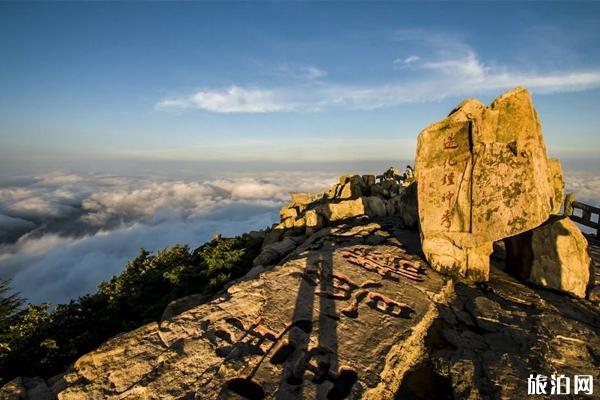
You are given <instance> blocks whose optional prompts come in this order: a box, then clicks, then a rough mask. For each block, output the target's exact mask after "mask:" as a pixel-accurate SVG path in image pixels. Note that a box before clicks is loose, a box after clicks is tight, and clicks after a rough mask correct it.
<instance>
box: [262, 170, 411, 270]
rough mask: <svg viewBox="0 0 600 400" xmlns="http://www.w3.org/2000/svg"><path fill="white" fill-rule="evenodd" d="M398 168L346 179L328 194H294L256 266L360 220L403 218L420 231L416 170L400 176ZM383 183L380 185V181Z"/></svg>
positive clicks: (266, 238)
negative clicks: (322, 232) (313, 237)
mask: <svg viewBox="0 0 600 400" xmlns="http://www.w3.org/2000/svg"><path fill="white" fill-rule="evenodd" d="M394 171H396V170H395V169H394V168H390V169H389V170H388V171H387V172H386V173H385V174H383V175H381V176H379V177H375V175H362V176H360V175H342V176H340V179H339V181H338V183H336V184H335V185H333V186H332V187H331V189H330V190H329V191H327V192H325V193H316V194H303V193H294V194H292V201H291V202H290V203H288V204H286V205H285V206H283V207H282V208H281V210H280V212H279V215H280V217H281V222H280V223H278V224H275V225H274V226H273V227H272V228H271V229H270V230H269V231H268V232H267V233H266V237H265V240H264V243H263V248H262V251H261V254H260V255H259V256H258V257H257V258H256V259H255V260H254V265H257V266H258V265H272V264H275V263H276V262H277V261H279V260H281V259H282V258H283V257H285V256H286V255H287V254H288V253H289V252H290V251H292V249H293V248H294V247H295V246H296V245H297V244H298V242H301V241H303V240H305V239H306V238H307V237H308V236H310V235H311V234H313V233H315V232H316V231H318V230H319V229H321V228H323V227H326V226H332V225H334V224H336V223H340V222H342V221H345V220H348V219H352V218H357V217H373V218H382V217H387V216H398V217H400V220H399V223H400V224H401V226H403V227H405V228H408V229H417V225H418V216H417V198H416V197H417V191H416V183H409V182H412V181H413V179H412V169H410V168H407V172H406V173H405V174H404V175H403V176H399V175H398V174H397V173H394ZM378 180H379V181H378Z"/></svg>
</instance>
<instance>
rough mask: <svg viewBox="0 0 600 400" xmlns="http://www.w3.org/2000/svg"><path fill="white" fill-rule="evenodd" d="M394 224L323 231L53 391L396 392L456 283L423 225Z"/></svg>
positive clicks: (329, 395) (79, 394)
mask: <svg viewBox="0 0 600 400" xmlns="http://www.w3.org/2000/svg"><path fill="white" fill-rule="evenodd" d="M390 222H391V221H390ZM392 225H393V224H392V223H390V224H388V226H387V227H386V225H385V224H377V223H368V224H366V225H361V224H358V225H357V224H346V225H342V226H339V227H336V228H326V229H323V230H321V231H319V232H317V233H316V234H314V235H312V236H311V237H310V238H309V239H308V240H307V241H306V242H305V243H303V244H302V245H301V246H299V247H298V249H297V250H296V251H294V252H293V253H292V254H290V255H289V256H288V257H287V258H286V260H284V261H283V262H281V263H280V264H279V265H277V266H275V267H273V268H270V269H269V270H266V271H262V272H261V271H260V269H257V270H254V271H252V272H251V276H249V277H248V278H252V277H253V276H252V275H256V274H258V275H257V276H255V277H254V279H248V278H246V280H244V281H242V282H239V283H237V284H235V285H233V286H230V287H229V289H228V290H227V292H226V293H223V295H222V296H220V297H218V298H216V299H215V300H213V301H211V302H210V303H207V304H204V305H200V306H197V307H194V308H191V309H189V310H187V311H184V312H182V313H180V314H177V315H170V314H171V313H172V311H171V310H167V311H166V314H165V318H164V319H163V320H162V321H161V322H160V323H154V324H149V325H146V326H144V327H142V328H139V329H137V330H135V331H132V332H129V333H125V334H122V335H120V336H117V337H115V338H113V339H112V340H110V341H108V342H106V343H105V344H104V345H102V346H101V347H100V348H98V349H97V350H96V351H94V352H92V353H89V354H87V355H85V356H84V357H82V358H80V359H79V360H78V361H77V362H76V363H75V365H74V367H73V370H72V371H70V372H68V373H67V374H65V375H64V377H63V378H62V379H61V381H60V382H57V384H58V385H63V386H64V387H63V388H62V390H60V391H59V393H58V397H59V398H61V399H81V398H90V399H97V398H107V397H111V396H114V398H120V399H124V398H197V399H261V398H270V399H296V398H322V399H360V398H365V399H369V398H371V399H381V398H393V396H394V393H396V391H397V390H398V388H399V387H400V384H401V382H402V378H403V376H404V375H405V374H406V373H407V372H408V371H409V370H410V368H411V367H412V366H413V364H415V363H416V361H417V360H418V359H419V358H420V357H422V356H423V353H424V351H425V348H424V346H423V343H424V337H425V335H426V334H427V331H428V328H429V327H430V326H431V324H432V322H433V321H434V319H435V318H436V317H437V314H438V313H437V305H436V304H437V303H438V302H440V301H443V300H444V299H445V297H446V295H447V293H448V291H449V289H450V286H449V285H448V282H447V281H446V280H445V278H443V277H442V276H441V275H439V274H437V273H436V272H434V271H432V270H431V269H429V268H428V267H426V264H425V263H424V262H423V261H422V259H421V258H420V256H419V255H418V243H419V240H418V234H417V233H415V232H409V231H396V230H394V229H393V228H391V226H392Z"/></svg>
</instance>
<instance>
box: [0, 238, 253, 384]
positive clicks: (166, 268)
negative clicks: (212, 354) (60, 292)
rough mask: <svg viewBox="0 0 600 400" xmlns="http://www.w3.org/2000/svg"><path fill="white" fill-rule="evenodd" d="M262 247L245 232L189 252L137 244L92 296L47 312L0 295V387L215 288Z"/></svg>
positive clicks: (50, 371) (56, 367) (47, 370)
mask: <svg viewBox="0 0 600 400" xmlns="http://www.w3.org/2000/svg"><path fill="white" fill-rule="evenodd" d="M261 244H262V242H261V240H259V239H254V238H252V237H250V236H249V235H246V234H245V235H242V236H240V237H236V238H231V239H229V238H227V239H221V238H219V239H215V240H213V241H211V242H208V243H206V244H204V245H202V246H201V247H199V248H198V249H196V250H194V251H190V249H189V247H188V246H187V245H175V246H172V247H169V248H167V249H164V250H161V251H158V252H157V253H156V254H155V255H153V254H151V253H149V252H148V251H146V250H144V249H141V250H140V252H139V254H138V255H137V257H135V258H134V259H133V260H131V261H130V262H128V263H127V265H126V266H125V269H124V270H123V272H122V273H121V274H120V275H118V276H113V277H112V278H111V279H110V280H108V281H104V282H102V283H100V285H99V286H98V291H97V292H96V293H95V294H90V295H86V296H82V297H80V298H78V299H76V300H72V301H71V302H70V303H69V304H59V305H57V306H56V307H55V308H54V309H53V310H51V309H50V305H49V304H41V305H32V304H28V305H27V307H26V308H25V309H23V310H21V311H20V312H16V310H17V309H18V307H19V305H20V304H21V302H20V299H18V298H17V297H16V296H13V297H0V323H3V325H0V384H2V383H5V382H7V381H8V380H10V379H12V378H14V377H16V376H42V377H44V378H48V377H50V376H52V375H54V374H57V373H60V372H62V371H64V370H65V369H66V368H67V367H68V365H69V364H71V363H72V362H74V361H75V360H76V359H77V358H78V357H79V356H81V355H83V354H85V353H87V352H89V351H91V350H93V349H94V348H96V347H97V346H98V345H99V344H101V343H102V342H104V341H106V340H107V339H109V338H110V337H112V336H114V335H116V334H118V333H120V332H123V331H128V330H131V329H134V328H137V327H139V326H141V325H143V324H145V323H148V322H150V321H156V320H158V319H160V316H161V314H162V312H163V310H164V308H165V307H166V305H167V304H168V303H169V302H170V301H172V300H175V299H177V298H179V297H182V296H186V295H189V294H194V293H203V294H207V295H211V294H214V293H216V292H217V291H219V290H220V289H222V288H223V286H224V285H225V284H226V283H227V282H229V281H231V280H232V279H235V278H238V277H240V276H242V275H243V274H244V273H245V272H247V271H248V270H249V269H250V268H252V260H253V259H254V257H256V256H257V255H258V252H259V251H260V246H261ZM3 288H4V289H3ZM7 290H8V283H7V282H4V281H3V282H1V283H0V295H3V294H4V293H5V292H7ZM2 299H10V300H9V301H7V302H4V300H2ZM5 304H6V305H5ZM2 321H4V322H2Z"/></svg>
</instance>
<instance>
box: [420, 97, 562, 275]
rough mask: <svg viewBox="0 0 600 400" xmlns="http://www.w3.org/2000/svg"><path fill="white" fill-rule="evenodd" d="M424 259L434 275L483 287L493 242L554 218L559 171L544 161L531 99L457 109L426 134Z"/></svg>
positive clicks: (422, 149) (554, 163)
mask: <svg viewBox="0 0 600 400" xmlns="http://www.w3.org/2000/svg"><path fill="white" fill-rule="evenodd" d="M416 176H417V180H418V202H419V218H420V229H421V233H422V237H423V251H424V252H425V255H426V257H427V259H428V261H429V262H430V264H431V265H432V266H433V268H435V269H437V270H439V271H446V272H454V273H459V274H461V275H464V276H468V277H470V278H473V279H475V280H487V279H488V276H489V254H490V253H491V250H492V243H493V242H494V241H497V240H500V239H503V238H506V237H509V236H514V235H516V234H519V233H521V232H524V231H527V230H529V229H532V228H535V227H536V226H539V225H541V224H542V223H543V222H544V221H546V220H547V219H548V216H549V215H551V214H552V213H557V212H558V210H559V208H560V204H561V199H562V192H563V183H562V174H561V171H560V164H559V162H558V161H556V160H550V161H549V160H548V158H547V155H546V147H545V145H544V141H543V137H542V131H541V127H540V123H539V120H538V117H537V114H536V112H535V109H534V108H533V104H532V102H531V97H530V95H529V93H528V92H527V90H525V89H524V88H517V89H514V90H512V91H510V92H508V93H506V94H504V95H502V96H500V97H498V98H497V99H496V100H494V102H493V103H492V104H491V105H490V107H485V106H484V105H483V104H481V103H480V102H479V101H477V100H467V101H465V102H463V103H462V104H460V105H459V106H458V107H457V108H456V109H455V110H454V111H452V113H451V114H450V115H449V116H448V117H447V118H446V119H444V120H442V121H440V122H437V123H435V124H433V125H431V126H429V127H428V128H426V129H424V130H423V131H422V132H421V133H420V134H419V138H418V145H417V155H416Z"/></svg>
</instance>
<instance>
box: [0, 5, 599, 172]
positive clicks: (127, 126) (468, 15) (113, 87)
mask: <svg viewBox="0 0 600 400" xmlns="http://www.w3.org/2000/svg"><path fill="white" fill-rule="evenodd" d="M599 37H600V3H597V2H584V3H577V2H568V3H560V2H550V3H542V2H526V3H518V2H505V3H490V2H484V3H460V2H444V3H433V2H431V3H422V2H421V3H393V2H385V3H358V2H352V3H339V2H336V3H299V2H298V3H279V2H260V3H231V2H225V3H187V2H186V3H171V2H168V3H166V2H165V3H7V2H4V3H0V59H1V61H0V159H1V161H0V164H1V165H0V166H2V165H4V166H5V165H7V164H10V165H11V166H14V165H20V164H28V163H32V162H40V161H44V162H48V163H52V162H57V163H58V162H64V161H65V160H76V161H77V160H79V161H81V160H91V159H99V160H115V162H117V161H119V160H258V161H304V162H306V161H328V160H350V161H352V160H378V159H381V160H394V159H411V158H412V157H413V155H414V150H415V149H414V146H415V141H416V136H417V134H418V132H419V131H420V130H421V129H423V128H424V127H425V126H427V125H428V124H430V123H432V122H434V121H435V120H438V119H441V118H443V117H444V116H445V115H446V114H447V113H448V112H449V111H450V110H451V109H452V108H453V107H454V106H455V105H456V104H457V103H458V102H459V101H460V100H462V99H463V98H465V97H478V98H480V99H481V100H482V101H484V102H489V101H491V100H492V99H493V98H494V97H496V96H497V95H499V94H500V93H501V92H502V91H504V90H505V89H509V88H511V87H513V86H516V85H520V84H521V85H525V86H527V87H528V88H530V89H531V91H532V92H533V94H534V101H535V104H536V107H537V109H538V112H539V114H540V116H541V119H542V124H543V128H544V132H545V135H546V141H547V145H548V148H549V151H550V152H551V153H552V154H553V155H556V156H559V157H561V158H590V159H591V158H594V157H595V158H597V154H598V152H599V150H600V135H599V132H598V127H599V126H600V113H598V110H600V46H599V45H598V38H599Z"/></svg>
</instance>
